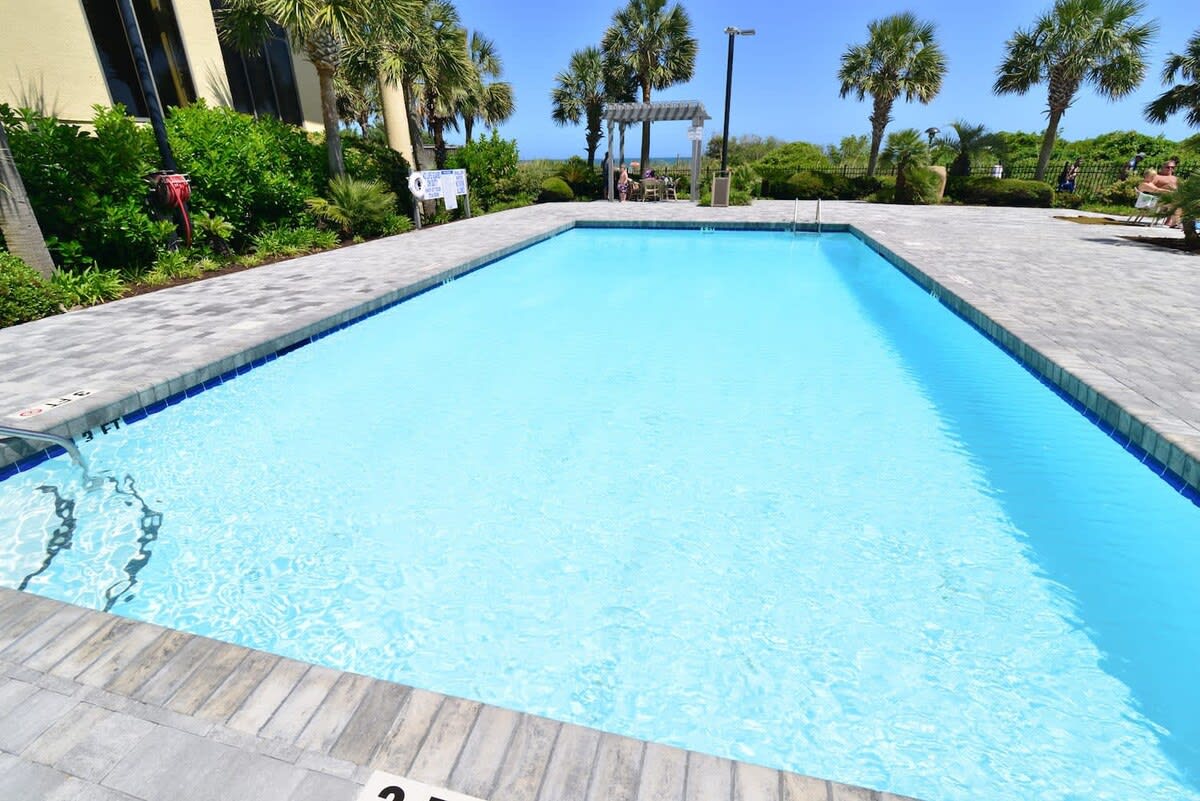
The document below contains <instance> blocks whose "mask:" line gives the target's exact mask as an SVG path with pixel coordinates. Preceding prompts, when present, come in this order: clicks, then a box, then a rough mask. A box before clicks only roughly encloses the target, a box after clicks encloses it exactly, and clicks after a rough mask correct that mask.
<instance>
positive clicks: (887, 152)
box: [880, 128, 929, 203]
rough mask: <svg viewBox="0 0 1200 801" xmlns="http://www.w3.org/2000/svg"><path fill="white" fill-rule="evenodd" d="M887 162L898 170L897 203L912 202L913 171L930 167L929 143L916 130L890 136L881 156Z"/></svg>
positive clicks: (911, 129) (907, 130) (909, 129)
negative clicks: (909, 186)
mask: <svg viewBox="0 0 1200 801" xmlns="http://www.w3.org/2000/svg"><path fill="white" fill-rule="evenodd" d="M880 155H881V157H882V158H883V160H884V161H885V162H887V163H888V164H891V165H892V166H893V167H895V168H896V201H897V202H899V203H907V202H910V201H911V199H912V198H911V193H910V192H909V188H908V185H909V183H910V182H911V179H912V172H911V171H912V170H915V169H918V168H921V167H925V166H928V164H929V142H928V140H927V138H926V137H925V136H924V135H923V134H922V133H921V132H920V131H918V130H917V129H916V128H905V129H904V130H902V131H896V132H895V133H890V134H888V138H887V145H886V146H885V147H884V148H883V152H882V153H881V154H880Z"/></svg>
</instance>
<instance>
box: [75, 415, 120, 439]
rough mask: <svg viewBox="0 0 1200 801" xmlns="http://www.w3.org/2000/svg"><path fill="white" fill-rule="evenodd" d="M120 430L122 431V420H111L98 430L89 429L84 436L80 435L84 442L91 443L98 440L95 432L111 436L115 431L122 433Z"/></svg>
mask: <svg viewBox="0 0 1200 801" xmlns="http://www.w3.org/2000/svg"><path fill="white" fill-rule="evenodd" d="M120 430H121V421H120V419H117V420H109V421H108V422H107V423H101V424H100V425H99V426H97V427H96V428H92V429H88V430H87V431H84V432H83V433H82V434H80V435H79V438H80V439H81V440H83V441H84V442H91V441H92V440H94V439H95V438H96V436H97V435H96V433H95V432H97V431H99V432H100V433H101V434H111V433H112V432H114V431H120Z"/></svg>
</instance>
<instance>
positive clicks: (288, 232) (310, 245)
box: [254, 227, 338, 261]
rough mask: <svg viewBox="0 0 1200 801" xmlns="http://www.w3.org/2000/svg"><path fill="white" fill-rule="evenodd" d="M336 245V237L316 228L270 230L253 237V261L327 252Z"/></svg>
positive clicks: (333, 233)
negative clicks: (320, 251) (255, 257)
mask: <svg viewBox="0 0 1200 801" xmlns="http://www.w3.org/2000/svg"><path fill="white" fill-rule="evenodd" d="M337 245H338V235H337V234H336V233H335V232H333V231H322V230H320V229H317V228H307V227H302V228H270V229H268V230H266V231H262V232H261V233H259V234H257V235H255V237H254V254H255V255H256V256H257V257H258V258H257V259H256V260H255V261H262V260H263V259H277V258H280V257H286V256H299V255H300V254H302V253H312V252H313V251H316V250H329V249H330V248H335V247H337Z"/></svg>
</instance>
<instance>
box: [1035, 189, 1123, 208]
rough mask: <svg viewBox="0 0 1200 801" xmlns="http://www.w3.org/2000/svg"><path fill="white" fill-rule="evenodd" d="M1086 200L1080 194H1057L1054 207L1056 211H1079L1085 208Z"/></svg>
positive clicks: (1055, 194)
mask: <svg viewBox="0 0 1200 801" xmlns="http://www.w3.org/2000/svg"><path fill="white" fill-rule="evenodd" d="M1084 200H1085V198H1084V196H1083V195H1082V194H1081V193H1079V192H1055V193H1054V203H1053V204H1052V205H1053V206H1054V208H1056V209H1078V208H1081V207H1082V206H1083V203H1084ZM1131 205H1132V204H1131Z"/></svg>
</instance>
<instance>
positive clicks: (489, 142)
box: [446, 130, 537, 212]
mask: <svg viewBox="0 0 1200 801" xmlns="http://www.w3.org/2000/svg"><path fill="white" fill-rule="evenodd" d="M517 161H518V158H517V142H516V140H515V139H501V138H500V134H499V133H498V132H497V131H495V130H493V131H492V135H491V136H490V137H479V138H478V139H475V140H472V141H471V142H468V143H467V144H466V145H464V146H463V147H461V148H460V149H458V150H456V151H455V152H454V153H452V154H451V155H450V157H449V158H448V159H447V160H446V166H447V167H450V168H453V169H465V170H466V171H467V186H468V187H469V189H470V192H471V208H472V209H473V210H478V211H480V212H486V211H488V210H490V209H491V208H492V206H494V205H496V204H497V203H504V202H506V201H510V200H515V199H516V198H517V197H519V196H521V195H523V194H528V195H529V197H534V196H536V195H537V185H536V184H535V185H534V186H533V187H532V191H530V189H529V187H526V186H523V185H522V184H521V183H520V182H519V181H518V180H517V178H518V173H517Z"/></svg>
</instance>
